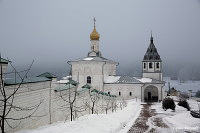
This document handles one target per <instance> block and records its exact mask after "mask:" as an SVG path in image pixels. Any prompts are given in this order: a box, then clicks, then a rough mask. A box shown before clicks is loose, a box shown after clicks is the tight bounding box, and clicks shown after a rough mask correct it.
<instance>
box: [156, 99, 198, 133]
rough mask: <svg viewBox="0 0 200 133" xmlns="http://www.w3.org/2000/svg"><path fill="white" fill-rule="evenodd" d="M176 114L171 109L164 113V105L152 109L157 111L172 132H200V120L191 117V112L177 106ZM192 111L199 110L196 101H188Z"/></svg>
mask: <svg viewBox="0 0 200 133" xmlns="http://www.w3.org/2000/svg"><path fill="white" fill-rule="evenodd" d="M175 103H176V109H175V112H174V111H172V110H171V109H168V110H167V111H164V110H163V109H162V103H155V104H154V105H153V106H152V108H153V109H156V112H157V113H158V115H159V116H160V117H162V119H163V121H164V122H165V123H166V124H167V125H168V126H169V127H170V129H171V132H178V133H179V132H183V131H200V119H199V118H194V117H192V116H191V114H190V111H187V109H186V108H183V107H182V106H179V105H177V104H178V103H177V102H175ZM188 103H189V105H190V107H191V109H194V110H197V109H198V104H197V102H196V101H194V100H188Z"/></svg>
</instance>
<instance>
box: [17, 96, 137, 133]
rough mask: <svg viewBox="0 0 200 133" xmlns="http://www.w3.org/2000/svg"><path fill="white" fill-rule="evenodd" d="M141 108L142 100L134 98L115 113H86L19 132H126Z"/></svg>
mask: <svg viewBox="0 0 200 133" xmlns="http://www.w3.org/2000/svg"><path fill="white" fill-rule="evenodd" d="M138 101H140V100H138ZM140 110H141V105H140V102H135V99H134V100H130V101H128V104H127V107H125V108H123V109H122V110H120V109H118V110H117V111H116V112H114V113H111V112H109V114H98V115H97V114H93V115H92V114H90V115H85V116H82V117H80V118H78V120H76V121H72V122H70V121H68V122H65V123H64V122H58V123H54V124H52V125H47V126H43V127H40V128H38V129H34V130H23V131H19V132H17V133H119V132H120V133H126V132H127V131H128V130H129V128H130V127H131V126H132V125H133V123H134V121H135V120H136V118H137V117H138V116H139V113H140Z"/></svg>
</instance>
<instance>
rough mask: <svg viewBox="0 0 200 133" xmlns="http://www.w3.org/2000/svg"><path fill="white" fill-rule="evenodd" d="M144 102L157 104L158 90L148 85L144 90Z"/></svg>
mask: <svg viewBox="0 0 200 133" xmlns="http://www.w3.org/2000/svg"><path fill="white" fill-rule="evenodd" d="M144 100H145V101H147V102H148V101H149V102H157V101H158V88H157V87H155V86H153V85H150V86H147V87H146V88H145V89H144Z"/></svg>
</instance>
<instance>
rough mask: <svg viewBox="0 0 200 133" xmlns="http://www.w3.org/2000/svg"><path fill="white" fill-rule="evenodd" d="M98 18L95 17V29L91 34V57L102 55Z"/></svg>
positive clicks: (89, 54)
mask: <svg viewBox="0 0 200 133" xmlns="http://www.w3.org/2000/svg"><path fill="white" fill-rule="evenodd" d="M95 23H96V19H95V18H94V29H93V31H92V33H91V34H90V41H91V51H90V52H89V53H88V56H89V57H95V56H99V57H101V52H100V51H99V38H100V35H99V33H98V32H97V31H96V25H95Z"/></svg>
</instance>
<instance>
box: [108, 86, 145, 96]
mask: <svg viewBox="0 0 200 133" xmlns="http://www.w3.org/2000/svg"><path fill="white" fill-rule="evenodd" d="M141 86H142V85H141V84H105V85H104V88H105V92H107V93H108V92H110V94H111V95H116V96H117V97H118V98H119V99H133V98H136V97H137V98H141ZM119 93H121V95H119Z"/></svg>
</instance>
